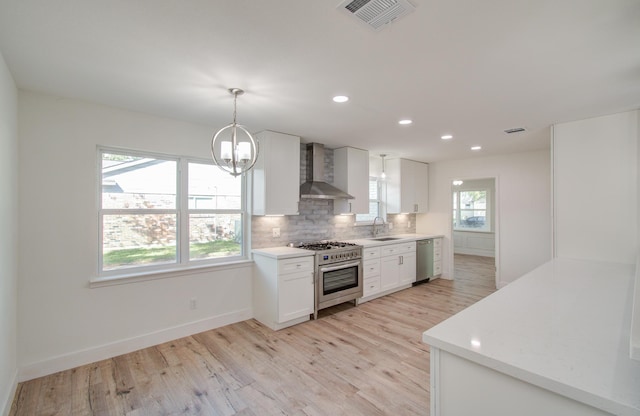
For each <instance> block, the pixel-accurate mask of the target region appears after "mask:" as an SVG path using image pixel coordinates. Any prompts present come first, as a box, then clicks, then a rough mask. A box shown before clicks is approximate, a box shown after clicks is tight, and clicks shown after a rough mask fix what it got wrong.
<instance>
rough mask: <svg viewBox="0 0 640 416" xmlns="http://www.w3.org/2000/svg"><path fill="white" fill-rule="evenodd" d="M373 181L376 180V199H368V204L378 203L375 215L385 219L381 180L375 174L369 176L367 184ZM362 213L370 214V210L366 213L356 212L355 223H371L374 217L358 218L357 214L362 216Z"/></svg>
mask: <svg viewBox="0 0 640 416" xmlns="http://www.w3.org/2000/svg"><path fill="white" fill-rule="evenodd" d="M373 181H375V182H376V187H377V193H378V199H369V206H371V203H375V204H377V205H378V215H377V216H376V217H380V218H383V219H384V220H385V221H386V220H387V219H386V212H384V202H383V200H382V186H383V181H382V179H381V178H379V177H377V176H369V181H368V184H369V185H370V184H371V182H373ZM364 215H369V216H371V212H369V213H367V214H356V217H355V225H371V222H372V221H373V220H374V219H375V217H374V219H370V218H367V219H366V220H365V219H358V216H364Z"/></svg>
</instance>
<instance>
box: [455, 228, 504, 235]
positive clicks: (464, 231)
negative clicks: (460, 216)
mask: <svg viewBox="0 0 640 416" xmlns="http://www.w3.org/2000/svg"><path fill="white" fill-rule="evenodd" d="M453 231H454V232H456V231H459V232H461V233H479V234H494V233H495V232H494V231H484V230H474V229H471V228H469V229H467V228H462V229H461V228H454V229H453Z"/></svg>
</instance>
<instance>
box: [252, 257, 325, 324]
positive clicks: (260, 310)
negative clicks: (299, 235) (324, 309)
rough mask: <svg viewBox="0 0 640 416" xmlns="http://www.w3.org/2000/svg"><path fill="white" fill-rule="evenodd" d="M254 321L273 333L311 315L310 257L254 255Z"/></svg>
mask: <svg viewBox="0 0 640 416" xmlns="http://www.w3.org/2000/svg"><path fill="white" fill-rule="evenodd" d="M254 262H255V265H254V271H253V309H254V311H253V312H254V317H255V318H256V319H257V320H258V321H260V322H262V323H263V324H264V325H266V326H268V327H269V328H271V329H273V330H278V329H282V328H286V327H288V326H291V325H295V324H297V323H300V322H304V321H308V320H309V317H310V315H311V314H313V297H314V282H313V272H314V270H313V255H311V256H303V257H294V258H287V259H277V258H274V257H268V256H263V255H257V254H254Z"/></svg>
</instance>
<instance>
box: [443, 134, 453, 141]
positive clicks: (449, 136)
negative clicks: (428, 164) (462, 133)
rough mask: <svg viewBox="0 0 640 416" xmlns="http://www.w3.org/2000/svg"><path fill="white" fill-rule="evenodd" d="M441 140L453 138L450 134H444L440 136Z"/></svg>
mask: <svg viewBox="0 0 640 416" xmlns="http://www.w3.org/2000/svg"><path fill="white" fill-rule="evenodd" d="M440 138H441V139H442V140H450V139H453V136H452V135H450V134H445V135H444V136H440Z"/></svg>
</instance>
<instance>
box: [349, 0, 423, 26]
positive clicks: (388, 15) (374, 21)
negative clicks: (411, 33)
mask: <svg viewBox="0 0 640 416" xmlns="http://www.w3.org/2000/svg"><path fill="white" fill-rule="evenodd" d="M338 9H339V10H342V11H343V12H345V13H347V14H348V15H350V16H353V17H355V18H357V20H358V21H359V22H361V23H364V24H366V25H367V26H369V27H370V28H371V29H373V30H375V31H379V30H381V29H383V28H384V27H385V25H387V24H389V23H391V22H393V21H394V20H396V19H397V18H399V17H402V16H404V15H406V14H409V13H411V12H413V11H414V10H415V7H413V5H411V3H409V2H408V1H407V0H346V1H344V2H342V3H340V4H339V5H338Z"/></svg>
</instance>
